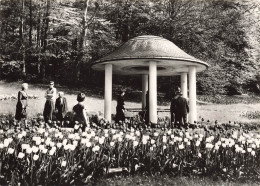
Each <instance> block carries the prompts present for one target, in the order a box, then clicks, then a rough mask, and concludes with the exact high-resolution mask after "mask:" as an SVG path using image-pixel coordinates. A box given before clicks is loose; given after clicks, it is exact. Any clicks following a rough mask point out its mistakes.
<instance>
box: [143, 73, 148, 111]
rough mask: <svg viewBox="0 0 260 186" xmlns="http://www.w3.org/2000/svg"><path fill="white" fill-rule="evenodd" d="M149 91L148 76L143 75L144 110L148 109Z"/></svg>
mask: <svg viewBox="0 0 260 186" xmlns="http://www.w3.org/2000/svg"><path fill="white" fill-rule="evenodd" d="M147 90H148V75H145V74H144V75H142V110H144V109H145V107H146V92H147Z"/></svg>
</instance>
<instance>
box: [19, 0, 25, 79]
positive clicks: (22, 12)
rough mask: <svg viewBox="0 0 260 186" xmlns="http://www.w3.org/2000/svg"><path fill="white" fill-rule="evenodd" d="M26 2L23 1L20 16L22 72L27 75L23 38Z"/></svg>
mask: <svg viewBox="0 0 260 186" xmlns="http://www.w3.org/2000/svg"><path fill="white" fill-rule="evenodd" d="M23 17H24V0H22V10H21V16H20V42H21V49H22V53H23V57H22V62H23V70H22V72H23V73H24V74H26V68H25V46H24V36H23V33H24V31H23V27H24V19H23Z"/></svg>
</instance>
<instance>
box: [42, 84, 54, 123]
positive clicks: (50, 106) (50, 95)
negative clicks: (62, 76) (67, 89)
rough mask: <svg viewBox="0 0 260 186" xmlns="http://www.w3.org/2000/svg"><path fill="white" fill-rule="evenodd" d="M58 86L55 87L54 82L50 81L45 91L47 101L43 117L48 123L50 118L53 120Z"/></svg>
mask: <svg viewBox="0 0 260 186" xmlns="http://www.w3.org/2000/svg"><path fill="white" fill-rule="evenodd" d="M56 92H57V91H56V88H54V82H53V81H50V83H49V88H48V89H47V90H46V92H45V98H46V102H45V105H44V110H43V117H44V121H45V123H48V121H49V120H52V115H53V112H54V110H55V101H56Z"/></svg>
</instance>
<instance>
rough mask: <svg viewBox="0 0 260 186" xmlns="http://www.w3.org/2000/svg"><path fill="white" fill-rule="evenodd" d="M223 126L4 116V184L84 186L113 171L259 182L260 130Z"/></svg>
mask: <svg viewBox="0 0 260 186" xmlns="http://www.w3.org/2000/svg"><path fill="white" fill-rule="evenodd" d="M50 126H51V127H50ZM230 126H231V125H230ZM223 129H224V128H222V127H221V126H219V127H216V126H213V127H212V128H209V129H203V128H202V129H194V130H191V129H189V130H179V129H169V128H168V129H167V128H162V129H143V130H142V129H138V128H133V127H131V128H123V129H119V128H117V129H115V128H114V127H112V128H110V127H109V128H106V129H105V128H100V127H97V126H96V127H93V126H92V127H91V128H90V127H87V128H86V129H85V131H82V130H81V129H80V128H77V127H75V128H74V129H72V130H64V129H62V128H59V127H57V126H56V125H51V123H49V124H48V125H47V124H45V123H44V122H43V120H42V119H41V117H39V118H36V119H32V120H31V121H30V122H29V125H27V126H24V124H23V123H22V125H20V127H18V126H17V125H16V123H13V118H8V117H7V116H1V129H0V156H1V164H0V168H1V169H0V170H1V172H0V174H1V177H0V183H1V185H19V184H22V185H39V184H41V185H42V184H43V185H67V184H70V185H71V184H73V185H82V184H87V183H89V182H90V181H91V180H93V179H95V178H97V177H100V176H104V175H107V174H111V173H113V172H123V173H124V174H129V175H138V174H139V175H142V174H150V175H163V174H168V175H171V176H202V177H214V178H216V179H225V180H226V179H229V180H234V179H238V180H254V181H259V179H260V177H259V168H260V167H259V165H260V162H259V161H260V150H259V149H260V146H259V145H260V134H259V132H257V131H256V130H254V131H250V132H248V131H247V130H246V129H245V128H244V129H242V128H241V127H237V128H235V127H231V128H229V129H228V128H226V129H225V130H223ZM248 129H249V128H248Z"/></svg>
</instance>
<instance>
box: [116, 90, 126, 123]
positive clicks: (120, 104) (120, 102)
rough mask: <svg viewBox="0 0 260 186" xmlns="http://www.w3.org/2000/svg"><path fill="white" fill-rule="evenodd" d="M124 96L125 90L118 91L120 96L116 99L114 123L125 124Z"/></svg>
mask: <svg viewBox="0 0 260 186" xmlns="http://www.w3.org/2000/svg"><path fill="white" fill-rule="evenodd" d="M124 95H125V90H124V89H122V90H121V91H120V94H119V95H118V97H117V106H116V117H115V122H116V123H119V121H121V122H125V113H124V112H125V107H124V105H125V101H124Z"/></svg>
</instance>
